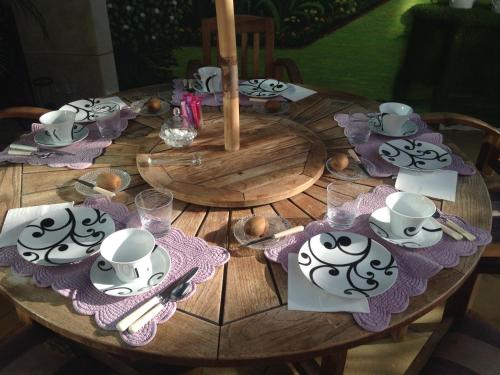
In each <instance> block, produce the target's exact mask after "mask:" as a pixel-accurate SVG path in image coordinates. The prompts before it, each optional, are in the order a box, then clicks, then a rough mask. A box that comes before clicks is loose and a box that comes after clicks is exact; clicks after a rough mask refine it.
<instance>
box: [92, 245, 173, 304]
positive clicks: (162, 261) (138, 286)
mask: <svg viewBox="0 0 500 375" xmlns="http://www.w3.org/2000/svg"><path fill="white" fill-rule="evenodd" d="M170 263H171V262H170V256H169V255H168V252H167V251H166V250H165V249H163V248H162V247H160V246H158V245H156V246H155V248H154V249H153V252H152V253H151V264H152V265H153V272H152V275H151V276H150V277H149V278H148V279H147V280H141V279H139V280H134V281H129V282H123V281H121V280H120V279H119V278H118V276H116V272H115V270H114V269H113V267H112V266H111V264H109V263H108V262H107V261H106V260H104V258H103V257H102V256H99V257H98V258H97V259H96V261H95V262H94V264H93V265H92V268H91V269H90V281H91V282H92V285H94V287H95V288H96V289H97V290H99V291H100V292H102V293H105V294H107V295H110V296H114V297H129V296H137V295H139V294H142V293H146V292H149V291H150V290H151V289H153V288H154V287H155V286H157V285H158V284H160V283H161V282H162V281H163V280H164V279H165V277H166V276H167V275H168V272H169V271H170Z"/></svg>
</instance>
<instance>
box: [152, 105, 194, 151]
mask: <svg viewBox="0 0 500 375" xmlns="http://www.w3.org/2000/svg"><path fill="white" fill-rule="evenodd" d="M196 135H197V132H196V129H195V127H194V124H192V123H190V122H189V121H188V120H187V119H186V118H185V117H183V116H181V111H180V109H179V108H174V110H173V116H172V117H171V118H169V119H167V120H165V122H164V123H163V125H162V127H161V129H160V138H161V139H163V140H164V141H165V144H166V145H167V146H170V147H176V148H180V147H187V146H190V145H191V143H193V140H194V139H195V138H196Z"/></svg>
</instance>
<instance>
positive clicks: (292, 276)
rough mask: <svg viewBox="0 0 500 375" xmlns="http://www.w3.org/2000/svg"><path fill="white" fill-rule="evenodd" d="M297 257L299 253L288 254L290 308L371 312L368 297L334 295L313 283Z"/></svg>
mask: <svg viewBox="0 0 500 375" xmlns="http://www.w3.org/2000/svg"><path fill="white" fill-rule="evenodd" d="M297 258H298V255H297V254H288V310H300V311H320V312H338V311H348V312H362V313H369V312H370V307H369V306H368V300H367V299H366V298H359V299H350V298H343V297H338V296H334V295H333V294H329V293H327V292H325V291H324V290H322V289H320V288H318V287H317V286H316V285H314V284H313V283H311V282H310V281H309V280H307V279H306V277H305V276H304V274H303V273H302V271H301V270H300V267H299V262H298V259H297Z"/></svg>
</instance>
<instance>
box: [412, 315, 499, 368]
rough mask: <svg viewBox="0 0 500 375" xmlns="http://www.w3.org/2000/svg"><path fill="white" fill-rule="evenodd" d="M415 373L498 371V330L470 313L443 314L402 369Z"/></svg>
mask: <svg viewBox="0 0 500 375" xmlns="http://www.w3.org/2000/svg"><path fill="white" fill-rule="evenodd" d="M418 374H421V375H488V374H490V375H496V374H500V331H498V330H497V329H495V327H492V326H490V325H489V324H487V323H485V322H482V321H481V320H480V319H479V318H477V317H475V316H471V315H468V316H466V317H464V318H462V319H458V320H455V321H454V320H453V318H451V317H447V318H445V319H444V320H443V323H442V324H441V325H440V327H439V328H438V329H436V330H435V331H434V332H433V333H432V335H431V337H430V338H429V339H428V340H427V342H426V344H425V345H424V346H423V348H422V349H421V350H420V352H419V353H418V355H417V357H416V358H415V359H414V360H413V362H412V363H411V364H410V367H409V368H408V369H407V371H406V372H405V375H418Z"/></svg>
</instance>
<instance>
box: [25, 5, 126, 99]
mask: <svg viewBox="0 0 500 375" xmlns="http://www.w3.org/2000/svg"><path fill="white" fill-rule="evenodd" d="M34 2H35V4H36V5H37V7H38V8H39V10H40V12H41V13H42V15H43V17H44V19H45V23H46V25H47V30H48V37H47V38H45V37H44V36H43V33H42V31H41V29H40V27H39V26H38V25H37V24H36V23H35V22H34V21H33V19H32V18H30V17H27V16H25V15H23V14H17V15H16V22H17V26H18V30H19V35H20V39H21V43H22V46H23V50H24V54H25V56H26V62H27V66H28V71H29V74H30V78H31V79H32V80H33V79H36V78H38V77H50V78H52V79H53V84H52V86H51V87H50V88H45V89H43V91H42V92H41V94H42V96H43V97H44V98H43V100H45V101H47V98H48V97H49V96H50V97H51V98H50V101H52V102H53V103H54V104H56V105H61V104H63V103H65V102H68V101H71V100H74V99H79V98H83V97H95V96H104V95H108V94H111V93H113V92H115V91H118V80H117V75H116V68H115V59H114V55H113V46H112V43H111V35H110V30H109V22H108V14H107V8H106V0H34ZM34 93H35V100H36V99H37V98H36V97H37V94H40V90H37V89H36V88H34ZM38 96H40V95H38ZM39 101H40V100H39ZM38 104H39V105H42V104H44V103H38Z"/></svg>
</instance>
